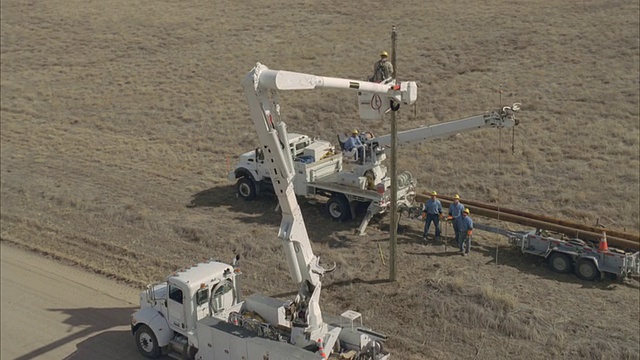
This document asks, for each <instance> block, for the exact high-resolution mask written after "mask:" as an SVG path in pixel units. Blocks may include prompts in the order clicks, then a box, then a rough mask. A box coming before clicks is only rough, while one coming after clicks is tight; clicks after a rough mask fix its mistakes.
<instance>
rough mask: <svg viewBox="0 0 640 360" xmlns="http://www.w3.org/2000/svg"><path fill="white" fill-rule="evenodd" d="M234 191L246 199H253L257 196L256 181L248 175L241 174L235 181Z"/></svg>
mask: <svg viewBox="0 0 640 360" xmlns="http://www.w3.org/2000/svg"><path fill="white" fill-rule="evenodd" d="M236 193H237V194H238V196H239V197H241V198H242V199H244V200H246V201H251V200H255V198H256V196H258V189H257V187H256V183H255V182H254V181H253V179H251V178H250V177H248V176H243V177H241V178H239V179H238V181H237V182H236Z"/></svg>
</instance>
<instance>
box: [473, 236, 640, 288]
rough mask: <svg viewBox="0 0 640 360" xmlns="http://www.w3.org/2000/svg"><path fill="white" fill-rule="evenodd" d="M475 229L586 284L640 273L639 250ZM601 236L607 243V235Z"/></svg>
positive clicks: (579, 240) (563, 238) (561, 238)
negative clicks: (502, 238)
mask: <svg viewBox="0 0 640 360" xmlns="http://www.w3.org/2000/svg"><path fill="white" fill-rule="evenodd" d="M474 228H476V229H478V230H483V231H488V232H492V233H497V234H500V235H503V236H506V237H507V238H508V239H509V243H510V244H511V245H513V246H515V247H517V248H519V249H520V251H521V252H522V253H523V254H531V255H535V256H541V257H543V258H545V259H546V260H547V263H548V264H549V267H550V268H551V270H553V271H555V272H557V273H561V274H567V273H571V272H575V274H576V276H578V277H579V278H580V279H583V280H587V281H594V280H598V279H602V278H604V276H605V275H607V274H609V275H612V276H615V277H617V278H625V277H627V276H634V275H638V274H640V260H639V257H640V252H638V251H635V252H631V251H625V250H622V249H617V248H613V247H609V246H605V247H600V246H599V244H597V245H596V244H593V243H591V242H588V241H584V240H581V239H578V238H571V239H568V238H566V237H564V236H560V237H552V236H550V234H549V232H547V231H545V230H541V229H536V230H530V231H510V230H506V229H502V228H497V227H492V226H487V225H483V224H477V223H476V224H474ZM603 236H604V239H603V241H604V242H605V243H606V233H605V234H603Z"/></svg>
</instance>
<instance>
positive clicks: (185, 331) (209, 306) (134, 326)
mask: <svg viewBox="0 0 640 360" xmlns="http://www.w3.org/2000/svg"><path fill="white" fill-rule="evenodd" d="M237 275H238V272H237V270H236V269H234V267H233V266H231V265H228V264H224V263H221V262H218V261H209V262H205V263H200V264H197V265H195V266H193V267H191V268H188V269H182V270H179V271H176V272H175V273H173V274H171V275H170V276H168V277H167V278H166V280H165V281H164V282H161V283H156V284H153V285H149V286H148V287H147V289H146V290H145V291H142V292H141V293H140V310H138V311H137V312H136V313H134V314H133V317H132V322H131V331H132V332H133V334H134V335H135V338H136V344H137V346H138V350H140V352H141V353H142V354H143V355H145V356H146V357H149V358H156V357H158V356H160V355H162V353H169V352H173V351H176V352H179V353H181V354H191V357H192V356H193V354H195V353H196V352H197V349H198V338H197V337H196V336H195V332H196V326H197V323H198V321H200V320H202V319H204V318H206V317H208V316H216V315H218V316H223V317H225V318H226V316H228V315H227V314H228V312H229V310H230V309H231V308H232V307H233V306H234V305H236V304H237V303H238V302H239V300H240V287H239V283H238V281H237ZM222 314H224V315H222Z"/></svg>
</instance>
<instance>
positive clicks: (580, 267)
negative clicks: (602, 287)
mask: <svg viewBox="0 0 640 360" xmlns="http://www.w3.org/2000/svg"><path fill="white" fill-rule="evenodd" d="M576 275H577V276H578V277H579V278H580V279H582V280H587V281H594V280H595V279H597V278H598V276H600V271H598V268H597V267H596V264H594V263H593V260H589V259H581V260H579V261H578V263H577V264H576Z"/></svg>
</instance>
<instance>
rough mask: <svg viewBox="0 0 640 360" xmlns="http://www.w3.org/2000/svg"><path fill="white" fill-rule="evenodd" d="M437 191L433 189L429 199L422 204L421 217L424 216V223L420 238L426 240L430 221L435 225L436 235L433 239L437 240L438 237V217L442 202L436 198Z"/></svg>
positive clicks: (440, 214) (439, 216) (440, 215)
mask: <svg viewBox="0 0 640 360" xmlns="http://www.w3.org/2000/svg"><path fill="white" fill-rule="evenodd" d="M436 196H438V193H437V192H435V191H433V192H431V199H429V200H427V203H426V204H424V210H423V211H422V218H423V219H424V218H426V221H425V223H424V233H423V234H422V240H425V241H426V240H427V235H428V234H429V227H430V226H431V223H432V222H433V224H434V225H435V227H436V236H435V240H436V241H437V240H438V239H439V238H440V218H441V217H442V203H440V200H438V199H436Z"/></svg>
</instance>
